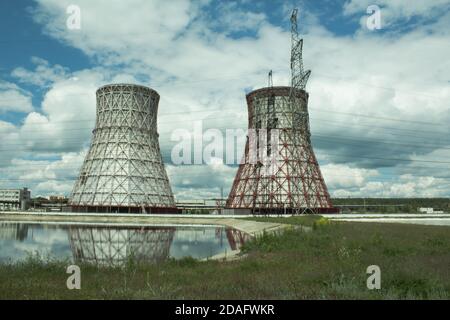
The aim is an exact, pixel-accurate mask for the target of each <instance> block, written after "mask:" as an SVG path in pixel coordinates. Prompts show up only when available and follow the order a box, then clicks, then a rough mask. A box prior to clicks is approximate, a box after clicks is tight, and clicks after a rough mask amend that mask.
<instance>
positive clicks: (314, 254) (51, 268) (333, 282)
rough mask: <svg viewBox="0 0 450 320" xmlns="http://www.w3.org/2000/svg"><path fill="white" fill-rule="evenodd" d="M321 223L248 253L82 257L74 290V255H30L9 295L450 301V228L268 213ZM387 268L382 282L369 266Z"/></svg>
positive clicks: (8, 274)
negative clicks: (123, 261)
mask: <svg viewBox="0 0 450 320" xmlns="http://www.w3.org/2000/svg"><path fill="white" fill-rule="evenodd" d="M257 220H260V221H279V222H284V223H291V224H302V225H308V226H312V227H313V231H312V232H302V231H300V230H296V229H292V230H288V231H286V232H284V233H283V234H281V235H278V236H275V235H268V234H265V235H263V236H262V237H260V238H258V239H256V240H254V241H251V242H248V243H247V244H246V245H245V246H244V248H243V252H244V253H245V254H246V257H245V258H243V259H241V260H238V261H230V262H218V261H207V262H199V261H196V260H194V259H192V258H186V259H183V260H178V261H174V260H170V261H167V262H165V263H162V264H158V265H139V264H136V263H131V262H130V263H128V264H127V266H126V267H124V268H97V267H94V266H88V265H81V266H80V267H81V270H82V271H81V290H68V289H67V288H66V280H67V277H68V276H69V275H68V274H66V273H65V270H66V267H67V265H68V264H69V262H67V261H66V262H61V261H54V260H51V259H50V260H48V259H44V258H42V257H37V258H36V257H30V258H29V259H27V260H25V261H23V262H18V263H14V264H3V265H0V298H1V299H449V298H450V270H449V269H450V268H449V266H450V232H449V231H450V229H449V228H448V227H437V226H420V225H403V224H377V223H361V222H352V223H349V222H341V223H339V222H329V221H328V220H326V219H323V218H322V219H319V218H318V217H314V216H304V217H291V218H258V219H257ZM373 264H375V265H378V266H379V267H380V268H381V290H368V289H367V287H366V280H367V277H368V275H367V274H366V269H367V267H368V266H369V265H373Z"/></svg>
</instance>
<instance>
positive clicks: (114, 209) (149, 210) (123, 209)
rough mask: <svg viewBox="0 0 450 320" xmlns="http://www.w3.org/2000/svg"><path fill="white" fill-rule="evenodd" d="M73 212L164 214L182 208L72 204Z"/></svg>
mask: <svg viewBox="0 0 450 320" xmlns="http://www.w3.org/2000/svg"><path fill="white" fill-rule="evenodd" d="M70 211H71V212H80V213H82V212H89V213H144V214H153V213H158V214H164V213H172V214H177V213H181V209H178V208H176V207H128V206H111V207H109V206H70Z"/></svg>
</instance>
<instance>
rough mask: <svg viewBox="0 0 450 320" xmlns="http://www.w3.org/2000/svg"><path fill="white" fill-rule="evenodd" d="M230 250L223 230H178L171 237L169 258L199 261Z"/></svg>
mask: <svg viewBox="0 0 450 320" xmlns="http://www.w3.org/2000/svg"><path fill="white" fill-rule="evenodd" d="M230 250H231V249H230V244H229V243H228V240H227V237H226V234H225V228H201V229H198V228H195V229H184V230H183V229H181V230H180V229H179V230H177V231H176V232H175V235H174V237H173V242H172V246H171V247H170V256H171V257H173V258H176V259H178V258H182V257H188V256H191V257H193V258H197V259H201V258H207V257H211V256H214V255H216V254H219V253H222V252H225V251H227V252H229V251H230Z"/></svg>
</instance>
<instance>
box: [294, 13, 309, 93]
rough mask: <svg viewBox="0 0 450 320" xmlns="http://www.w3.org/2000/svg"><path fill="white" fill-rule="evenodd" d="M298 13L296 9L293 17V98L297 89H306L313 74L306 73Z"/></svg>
mask: <svg viewBox="0 0 450 320" xmlns="http://www.w3.org/2000/svg"><path fill="white" fill-rule="evenodd" d="M297 13H298V9H297V8H295V9H294V10H293V11H292V15H291V97H292V92H293V91H294V90H295V89H301V90H304V89H305V87H306V83H307V82H308V79H309V75H310V74H311V70H307V71H305V70H304V68H303V58H302V51H303V39H301V38H300V35H299V34H298V28H297Z"/></svg>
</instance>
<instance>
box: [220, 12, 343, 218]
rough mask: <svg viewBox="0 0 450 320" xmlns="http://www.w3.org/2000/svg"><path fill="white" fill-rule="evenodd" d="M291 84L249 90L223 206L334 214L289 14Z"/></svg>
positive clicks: (268, 211)
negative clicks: (245, 131) (241, 142)
mask: <svg viewBox="0 0 450 320" xmlns="http://www.w3.org/2000/svg"><path fill="white" fill-rule="evenodd" d="M291 24H292V25H291V36H292V48H291V73H292V79H291V86H290V87H273V86H272V81H271V80H272V79H271V78H272V74H271V72H270V73H269V86H268V87H267V88H262V89H258V90H255V91H252V92H250V93H249V94H247V106H248V117H249V122H248V128H249V135H248V137H247V143H246V146H245V153H244V157H243V161H242V163H241V164H240V165H239V169H238V171H237V174H236V177H235V180H234V182H233V186H232V188H231V192H230V194H229V197H228V200H227V203H226V207H227V208H235V209H251V210H252V212H253V213H256V214H258V213H263V214H272V213H277V214H279V213H293V214H298V213H305V212H312V213H316V212H336V211H337V210H336V209H335V208H333V206H332V203H331V200H330V196H329V193H328V190H327V187H326V185H325V182H324V179H323V177H322V174H321V172H320V168H319V164H318V162H317V159H316V157H315V155H314V151H313V148H312V145H311V139H310V128H309V116H308V98H309V95H308V93H307V92H306V91H305V90H304V88H305V86H306V82H307V81H308V78H309V75H310V71H304V69H303V62H302V46H303V40H302V39H300V37H299V35H298V31H297V10H296V9H295V10H294V11H293V13H292V16H291Z"/></svg>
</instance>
